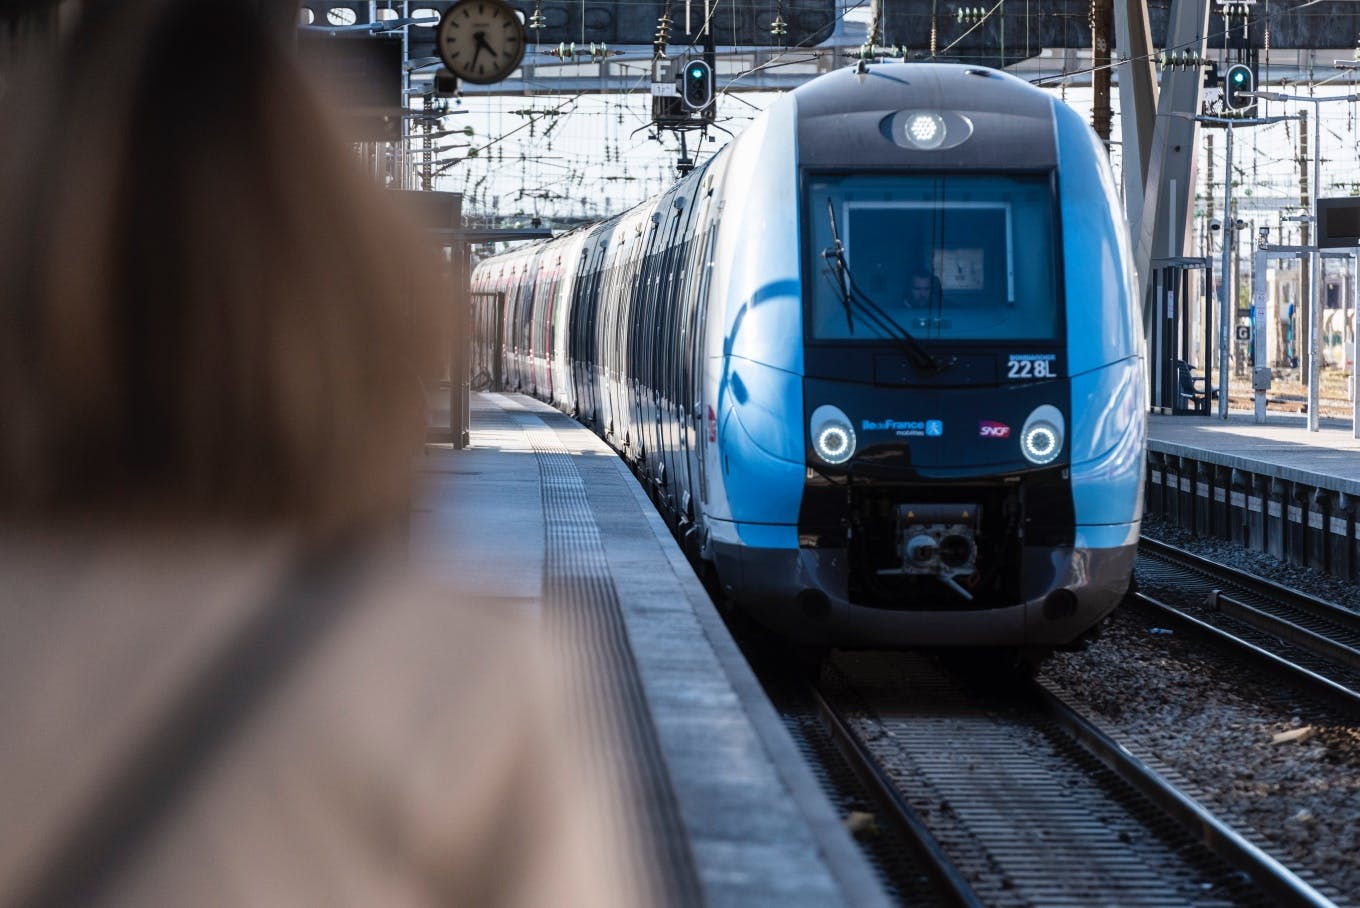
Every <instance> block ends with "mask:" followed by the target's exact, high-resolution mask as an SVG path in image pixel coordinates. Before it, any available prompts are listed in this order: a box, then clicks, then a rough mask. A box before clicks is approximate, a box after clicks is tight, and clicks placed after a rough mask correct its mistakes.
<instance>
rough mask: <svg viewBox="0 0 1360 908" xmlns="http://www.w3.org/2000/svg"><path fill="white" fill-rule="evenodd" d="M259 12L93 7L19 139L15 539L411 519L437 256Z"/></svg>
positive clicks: (11, 448) (5, 126)
mask: <svg viewBox="0 0 1360 908" xmlns="http://www.w3.org/2000/svg"><path fill="white" fill-rule="evenodd" d="M254 6H255V4H252V3H250V2H247V0H229V2H222V0H219V2H214V3H202V2H199V0H129V2H120V3H108V4H100V5H98V6H96V7H95V8H94V9H93V10H92V11H91V12H90V14H88V15H87V16H86V18H85V21H83V22H81V23H80V24H79V25H78V26H77V28H76V30H75V33H74V34H72V35H71V36H70V40H69V42H68V43H67V47H66V50H65V52H63V53H60V54H57V55H56V56H55V59H54V60H53V61H51V65H49V66H46V67H42V68H40V69H34V70H31V71H30V72H29V74H28V75H29V78H27V79H23V80H22V81H20V82H16V83H15V84H14V85H12V86H11V89H10V91H9V93H8V94H9V95H10V96H9V97H6V98H5V99H3V100H4V102H5V110H4V112H3V114H0V135H4V136H6V138H5V145H6V146H7V147H4V148H0V313H2V317H3V323H4V327H3V328H2V329H0V517H5V518H7V519H15V518H19V519H23V518H31V517H43V518H46V517H57V518H61V517H69V516H77V517H80V516H89V515H109V516H113V515H119V514H136V515H150V516H168V517H172V518H177V519H178V518H184V517H188V516H195V515H197V516H202V517H205V518H208V519H226V520H232V521H236V520H248V521H256V520H261V519H265V520H271V519H274V520H286V521H290V522H300V523H306V524H313V525H316V526H327V527H335V526H337V525H340V526H344V525H346V524H352V523H353V522H355V521H358V520H363V519H366V518H368V517H374V516H379V515H380V512H388V513H390V512H392V510H393V509H394V508H398V507H400V506H401V505H402V504H403V502H404V498H405V494H406V491H407V482H408V480H407V477H408V475H409V457H410V455H411V454H412V453H415V452H416V451H417V450H418V445H419V442H420V439H421V437H422V433H423V431H424V409H423V407H424V404H423V399H422V395H421V391H420V385H419V375H420V373H421V371H422V370H423V369H425V368H427V367H428V366H429V363H430V362H431V360H432V358H433V351H432V350H430V349H429V348H428V343H429V338H430V336H431V334H432V331H431V330H430V329H429V326H430V324H431V320H430V318H429V315H430V313H431V311H432V307H433V306H435V305H436V304H437V303H438V301H439V299H440V298H441V296H442V294H443V288H442V287H441V285H440V283H439V278H438V275H437V269H436V268H434V267H432V266H434V265H435V262H434V259H433V256H430V257H429V258H425V257H423V253H426V252H428V251H429V250H426V249H424V248H423V246H422V242H421V240H420V238H419V237H418V236H416V235H415V234H414V233H413V232H412V231H411V230H410V229H409V228H408V227H407V226H406V225H405V224H404V222H402V221H401V220H400V219H399V218H398V217H397V216H396V214H395V213H394V212H393V211H392V210H390V203H389V202H388V201H387V200H386V199H385V198H383V197H382V193H381V192H380V191H379V190H378V189H377V187H376V186H373V185H372V184H371V183H370V181H369V180H368V179H367V178H365V177H363V176H361V175H360V173H359V171H358V167H357V162H355V161H354V160H353V159H352V156H351V155H348V154H347V153H346V148H345V144H344V142H343V140H342V139H340V138H339V136H338V134H337V132H336V131H335V130H334V129H333V128H332V125H331V123H330V120H329V117H328V116H327V113H326V111H325V110H324V109H323V106H322V105H321V104H320V103H319V102H318V100H317V97H316V96H315V94H314V93H313V91H312V90H311V89H310V88H309V87H308V85H307V84H306V81H305V79H304V78H303V76H302V74H301V73H300V72H299V71H298V67H297V63H296V61H295V59H294V58H293V54H292V52H291V50H290V49H288V48H287V47H286V46H284V45H283V44H281V43H280V41H279V37H280V36H278V35H276V34H273V33H271V32H270V31H269V29H268V28H267V27H266V26H265V24H264V23H263V21H262V20H261V19H260V16H259V13H258V12H257V11H256V10H255V9H254Z"/></svg>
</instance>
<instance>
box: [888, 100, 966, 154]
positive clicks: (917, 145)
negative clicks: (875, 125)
mask: <svg viewBox="0 0 1360 908" xmlns="http://www.w3.org/2000/svg"><path fill="white" fill-rule="evenodd" d="M879 128H880V129H881V130H883V134H884V135H885V136H887V137H888V138H889V139H891V140H892V141H893V144H895V145H900V146H901V147H903V148H910V149H912V150H913V151H946V150H948V149H950V148H957V147H958V146H960V145H962V144H963V143H964V142H967V141H968V139H969V137H971V136H972V135H973V121H972V120H969V119H968V118H967V117H965V116H964V115H963V114H961V113H958V112H957V111H953V110H899V111H896V112H895V113H891V114H889V115H888V116H886V117H884V118H883V120H882V122H881V123H880V124H879Z"/></svg>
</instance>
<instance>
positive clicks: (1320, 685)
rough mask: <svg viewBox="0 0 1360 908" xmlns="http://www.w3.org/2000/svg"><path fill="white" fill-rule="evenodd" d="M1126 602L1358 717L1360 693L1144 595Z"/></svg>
mask: <svg viewBox="0 0 1360 908" xmlns="http://www.w3.org/2000/svg"><path fill="white" fill-rule="evenodd" d="M1125 602H1126V603H1127V602H1133V603H1135V604H1136V605H1138V606H1140V607H1142V608H1144V609H1147V610H1149V611H1152V612H1154V613H1155V614H1156V615H1157V618H1158V620H1159V621H1163V622H1165V623H1168V624H1175V625H1179V626H1180V627H1181V628H1183V629H1187V630H1190V631H1192V632H1195V633H1199V634H1202V635H1203V636H1205V637H1208V638H1209V639H1211V640H1213V641H1214V642H1215V643H1218V644H1220V645H1222V646H1224V647H1226V648H1228V649H1230V650H1232V651H1234V652H1235V653H1236V654H1238V655H1240V656H1242V657H1243V658H1245V659H1246V660H1247V661H1249V662H1251V663H1253V664H1254V665H1256V666H1258V667H1261V668H1264V669H1265V670H1266V671H1269V672H1273V673H1275V674H1276V675H1284V676H1285V677H1286V678H1288V680H1290V681H1291V682H1293V683H1295V684H1297V685H1298V686H1299V687H1301V688H1303V689H1304V690H1306V691H1308V692H1309V693H1311V694H1313V695H1314V696H1316V697H1318V698H1320V699H1322V700H1325V701H1327V702H1328V703H1330V704H1332V705H1333V706H1336V707H1338V708H1340V709H1342V710H1344V711H1346V712H1347V713H1348V714H1351V715H1360V693H1357V692H1356V691H1353V690H1351V689H1350V688H1349V687H1346V686H1345V685H1342V684H1338V683H1337V682H1335V681H1333V680H1332V679H1331V678H1325V677H1323V676H1322V675H1319V674H1318V673H1317V672H1314V671H1311V670H1309V669H1307V668H1304V667H1303V666H1302V665H1296V664H1295V663H1293V662H1290V661H1289V660H1288V659H1285V658H1283V657H1281V656H1278V655H1276V654H1275V653H1272V652H1270V651H1269V650H1267V649H1263V648H1262V647H1259V646H1257V645H1256V644H1254V643H1251V642H1249V641H1246V640H1243V639H1242V638H1241V637H1238V636H1236V635H1235V634H1231V633H1229V632H1227V631H1225V630H1223V629H1222V628H1219V627H1215V626H1214V625H1212V624H1209V623H1208V622H1206V621H1201V620H1200V619H1198V618H1196V617H1194V616H1193V615H1189V614H1186V613H1185V612H1183V611H1181V610H1180V609H1178V608H1175V607H1174V606H1170V605H1167V604H1166V603H1165V602H1159V601H1157V600H1156V599H1153V598H1151V597H1150V596H1147V595H1145V594H1143V593H1134V594H1133V595H1132V596H1130V597H1129V598H1128V599H1126V600H1125Z"/></svg>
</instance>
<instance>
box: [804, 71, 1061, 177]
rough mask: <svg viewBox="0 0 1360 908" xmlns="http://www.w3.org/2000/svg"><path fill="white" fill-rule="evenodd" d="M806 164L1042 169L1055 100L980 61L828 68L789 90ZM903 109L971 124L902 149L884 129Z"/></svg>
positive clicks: (1051, 159) (1051, 144)
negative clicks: (945, 137)
mask: <svg viewBox="0 0 1360 908" xmlns="http://www.w3.org/2000/svg"><path fill="white" fill-rule="evenodd" d="M790 100H791V101H792V103H793V104H794V105H795V107H796V110H797V114H796V116H797V119H798V149H799V156H800V159H799V160H800V163H801V164H802V166H804V167H814V168H821V167H835V168H841V167H846V166H852V167H856V168H860V167H864V168H872V167H892V166H901V165H902V164H904V163H910V164H912V165H913V166H919V167H923V168H932V169H935V168H938V169H941V170H953V169H993V168H995V167H996V166H998V164H999V163H1001V164H1004V165H1005V167H1006V168H1007V169H1019V170H1047V169H1051V168H1053V167H1055V166H1056V165H1057V145H1056V141H1055V138H1054V123H1053V104H1054V103H1055V102H1054V101H1053V99H1052V98H1051V97H1049V95H1048V94H1047V93H1046V92H1044V91H1043V90H1042V89H1039V88H1035V87H1034V86H1033V85H1030V84H1029V83H1028V82H1024V81H1022V80H1020V79H1017V78H1015V77H1014V76H1010V75H1007V74H1006V73H1003V72H1000V71H999V70H994V69H988V68H987V67H984V66H969V65H964V64H956V63H885V64H874V65H871V66H869V67H868V72H867V73H865V74H863V75H862V76H861V75H859V74H857V73H856V72H855V68H854V67H846V68H844V69H839V70H836V71H835V72H831V73H828V74H827V75H825V76H822V77H821V78H818V79H814V80H813V81H811V82H808V83H807V84H805V85H803V86H801V87H800V88H798V89H796V90H794V91H793V92H792V93H791V94H790ZM903 111H925V112H936V113H941V114H948V113H954V114H960V115H962V116H964V117H966V119H967V121H968V124H969V126H970V128H971V135H970V137H969V138H968V139H967V140H966V141H964V142H963V143H962V144H960V145H957V146H952V145H946V146H945V147H944V148H941V149H939V150H934V151H931V150H922V149H919V148H905V147H903V146H902V145H901V143H894V142H893V141H891V140H888V141H885V140H884V139H886V138H888V136H887V135H886V133H885V132H884V130H885V128H886V126H885V122H886V120H887V118H888V117H890V116H892V115H893V114H895V113H898V112H903Z"/></svg>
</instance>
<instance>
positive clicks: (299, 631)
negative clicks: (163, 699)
mask: <svg viewBox="0 0 1360 908" xmlns="http://www.w3.org/2000/svg"><path fill="white" fill-rule="evenodd" d="M353 555H355V551H354V547H353V546H346V547H344V551H343V552H341V551H337V550H335V549H328V550H327V551H326V552H325V553H323V554H319V555H311V556H309V557H306V558H303V559H302V560H301V561H300V562H299V563H298V564H297V565H296V566H295V567H294V568H293V569H292V570H291V571H290V573H289V574H288V576H287V577H286V578H285V580H284V582H283V584H282V585H281V586H280V587H279V589H278V590H277V591H276V592H275V593H274V594H273V595H272V597H271V598H270V600H269V601H268V602H267V603H266V605H265V606H264V607H263V608H261V609H259V611H258V612H257V613H256V614H255V615H254V616H253V617H252V618H251V619H250V620H249V621H248V622H246V624H245V626H244V627H242V628H241V630H240V631H239V632H238V633H237V634H236V636H235V637H234V638H233V639H231V640H229V641H227V643H226V644H225V645H223V646H222V647H221V648H220V649H219V650H218V652H217V653H216V654H215V655H214V656H212V657H211V658H210V659H209V661H208V662H207V664H206V665H205V666H204V668H203V670H202V672H200V673H199V675H198V677H197V678H195V679H194V681H193V682H192V683H191V684H189V685H188V686H187V687H186V688H185V689H184V690H183V691H181V692H180V693H179V695H178V696H175V697H174V698H173V700H172V702H171V704H170V706H169V707H168V708H167V709H166V710H165V711H164V713H163V715H162V717H161V719H160V721H158V722H157V723H155V725H154V727H153V729H152V731H151V732H150V733H149V734H148V735H147V736H146V737H145V739H143V741H142V742H141V743H140V745H139V746H137V747H136V748H134V751H133V753H132V754H131V755H130V759H128V760H127V761H126V762H125V763H124V764H123V765H122V766H121V767H119V769H118V771H117V772H115V774H114V775H113V776H112V780H111V782H110V784H109V785H108V786H107V787H106V788H105V789H104V791H103V792H101V793H100V795H99V796H98V797H96V798H95V799H94V801H93V803H91V805H90V806H89V809H88V810H86V811H85V814H84V816H83V817H82V818H81V820H80V821H79V822H78V823H76V824H75V827H74V829H73V830H72V832H71V834H70V835H68V836H67V837H66V838H65V840H64V841H62V842H61V843H60V844H59V845H58V846H57V847H56V848H54V849H53V850H52V852H51V854H50V857H48V858H47V859H46V860H45V861H44V862H43V866H42V869H41V871H39V873H38V875H37V876H36V878H35V881H34V885H33V886H32V887H30V888H29V890H28V891H27V892H25V893H23V894H21V895H20V897H19V898H18V899H17V900H16V901H15V902H13V904H14V905H16V906H24V908H47V906H67V905H83V904H88V903H89V902H91V901H93V900H94V899H95V898H96V897H97V896H98V894H99V893H100V892H101V890H103V889H104V888H105V887H106V886H107V885H108V884H109V883H110V882H112V881H113V880H114V878H115V876H116V875H117V873H118V872H119V870H120V869H122V868H124V867H127V866H128V865H129V864H131V863H132V862H133V861H134V860H136V858H137V857H138V856H139V853H140V852H141V850H142V849H143V848H145V847H146V845H147V844H148V843H149V842H150V841H151V839H152V838H153V836H154V833H155V832H156V831H157V829H158V828H160V826H161V825H162V824H163V823H164V821H165V820H166V818H167V817H168V815H169V813H170V808H172V807H173V806H174V805H175V803H176V802H177V801H179V800H180V799H181V798H182V797H183V796H184V795H185V794H186V792H187V791H188V790H189V789H190V788H191V787H192V785H193V783H194V782H195V780H196V779H198V777H199V776H201V775H202V773H203V771H204V769H205V768H206V767H207V766H208V765H209V764H210V763H211V761H212V758H213V757H214V756H215V755H216V754H217V753H218V752H219V751H220V750H221V749H222V748H223V747H224V746H226V745H227V744H228V743H229V742H230V741H231V739H232V738H233V736H234V735H235V734H236V733H237V732H238V731H239V730H240V729H241V727H242V726H243V725H244V724H245V723H246V721H247V720H248V719H249V718H250V717H251V716H252V715H253V714H254V713H255V712H257V711H258V710H259V708H260V707H261V706H262V705H263V704H264V703H265V701H266V699H267V697H266V695H267V694H268V693H269V692H270V691H271V690H272V689H275V688H277V687H279V686H280V685H281V684H282V683H283V682H284V680H285V679H286V678H287V677H288V674H289V672H290V671H291V670H293V669H295V667H296V666H297V665H298V664H299V663H300V662H302V661H303V657H304V656H305V655H306V652H307V650H308V649H310V648H311V647H313V646H314V645H315V644H316V642H317V641H318V640H319V639H321V638H322V637H323V636H324V635H325V633H326V631H327V630H328V629H330V628H331V627H333V626H334V625H335V624H336V622H337V619H338V618H340V617H341V616H342V615H343V614H344V612H345V611H346V610H347V609H348V607H349V606H350V605H351V604H352V603H354V602H355V601H356V600H357V599H359V598H361V597H359V596H357V595H355V594H354V591H353V590H352V588H351V586H352V584H353V582H354V581H356V580H357V579H358V576H359V573H358V570H357V563H358V562H357V559H355V558H353V557H350V556H353Z"/></svg>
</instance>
